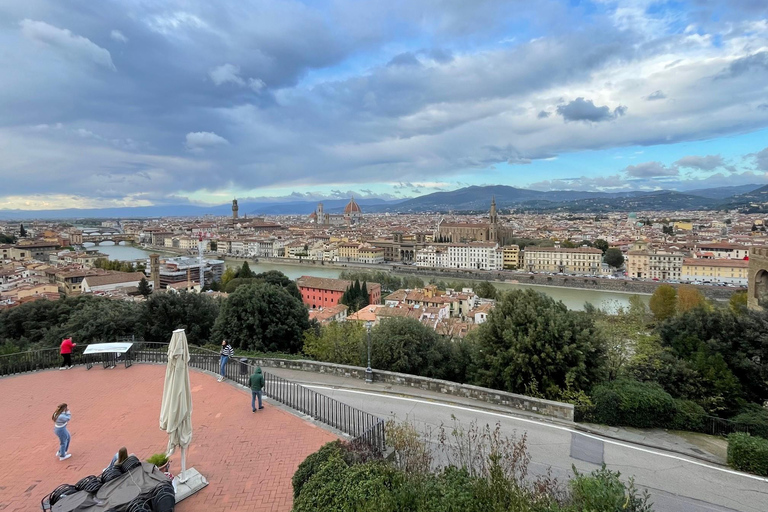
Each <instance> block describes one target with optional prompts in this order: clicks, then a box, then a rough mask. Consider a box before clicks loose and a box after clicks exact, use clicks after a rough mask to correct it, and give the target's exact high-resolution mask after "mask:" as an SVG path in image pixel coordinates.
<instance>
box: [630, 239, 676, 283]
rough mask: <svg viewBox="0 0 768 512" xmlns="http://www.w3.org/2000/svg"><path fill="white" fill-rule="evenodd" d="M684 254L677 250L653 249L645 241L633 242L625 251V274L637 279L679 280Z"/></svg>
mask: <svg viewBox="0 0 768 512" xmlns="http://www.w3.org/2000/svg"><path fill="white" fill-rule="evenodd" d="M683 258H684V255H683V253H681V252H677V251H671V250H670V251H665V250H661V249H654V248H652V247H650V246H649V245H648V244H647V243H646V242H635V243H633V244H632V246H631V248H630V250H629V251H627V257H626V261H627V263H626V266H627V275H628V276H629V277H635V278H638V279H655V280H661V281H666V280H679V279H681V278H682V274H683Z"/></svg>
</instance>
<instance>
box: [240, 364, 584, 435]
mask: <svg viewBox="0 0 768 512" xmlns="http://www.w3.org/2000/svg"><path fill="white" fill-rule="evenodd" d="M249 362H251V363H252V364H258V365H260V366H262V367H264V368H285V369H288V370H301V371H306V372H316V373H327V374H330V375H336V376H339V377H346V378H350V379H358V380H365V368H360V367H357V366H346V365H340V364H332V363H321V362H318V361H306V360H290V359H257V358H254V359H249ZM373 381H374V382H380V383H387V384H393V385H397V386H407V387H412V388H418V389H423V390H426V391H433V392H436V393H443V394H446V395H453V396H460V397H465V398H472V399H474V400H479V401H481V402H487V403H490V404H495V405H503V406H506V407H510V408H512V409H519V410H523V411H529V412H535V413H538V414H541V415H544V416H551V417H553V418H557V419H560V420H566V421H573V405H571V404H565V403H560V402H553V401H551V400H544V399H540V398H532V397H529V396H523V395H516V394H514V393H507V392H504V391H497V390H495V389H488V388H481V387H478V386H470V385H468V384H459V383H456V382H449V381H445V380H438V379H429V378H427V377H419V376H417V375H407V374H404V373H395V372H387V371H382V370H374V371H373Z"/></svg>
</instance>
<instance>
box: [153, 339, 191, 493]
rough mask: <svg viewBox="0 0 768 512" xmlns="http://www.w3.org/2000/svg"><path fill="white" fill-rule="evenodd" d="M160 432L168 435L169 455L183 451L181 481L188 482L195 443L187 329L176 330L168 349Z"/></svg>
mask: <svg viewBox="0 0 768 512" xmlns="http://www.w3.org/2000/svg"><path fill="white" fill-rule="evenodd" d="M160 429H161V430H165V431H166V432H168V455H169V456H170V455H171V454H172V453H173V451H174V449H175V448H176V447H177V446H178V447H179V448H181V473H180V474H179V481H180V482H184V481H186V479H185V475H184V472H185V470H186V462H187V461H186V455H187V453H186V452H187V447H188V446H189V443H190V441H192V391H191V386H190V384H189V347H188V346H187V335H186V334H185V333H184V329H176V330H175V331H173V336H172V337H171V343H170V345H169V346H168V366H167V367H166V368H165V385H164V387H163V402H162V404H161V406H160Z"/></svg>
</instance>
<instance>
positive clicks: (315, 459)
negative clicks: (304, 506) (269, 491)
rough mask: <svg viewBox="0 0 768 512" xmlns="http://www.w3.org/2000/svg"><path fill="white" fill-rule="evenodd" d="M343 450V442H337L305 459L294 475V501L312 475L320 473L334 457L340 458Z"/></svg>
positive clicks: (327, 445)
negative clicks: (324, 465)
mask: <svg viewBox="0 0 768 512" xmlns="http://www.w3.org/2000/svg"><path fill="white" fill-rule="evenodd" d="M341 450H342V448H341V441H338V440H337V441H333V442H330V443H325V444H324V445H323V446H321V447H320V449H319V450H318V451H316V452H315V453H311V454H309V456H308V457H307V458H306V459H304V461H303V462H302V463H301V464H299V467H298V468H297V469H296V472H295V473H294V474H293V478H292V479H291V483H292V484H293V497H294V499H295V498H297V497H298V496H299V493H300V492H301V488H302V487H304V484H306V483H307V482H308V481H309V479H310V478H311V477H312V475H314V474H315V473H317V472H318V471H320V468H321V467H322V465H323V464H325V463H326V462H327V461H328V459H330V458H331V457H332V456H334V455H339V456H340V455H341Z"/></svg>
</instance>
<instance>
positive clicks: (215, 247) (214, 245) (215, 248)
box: [211, 240, 219, 252]
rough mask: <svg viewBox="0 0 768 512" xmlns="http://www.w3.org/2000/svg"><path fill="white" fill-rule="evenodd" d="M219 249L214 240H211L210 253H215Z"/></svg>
mask: <svg viewBox="0 0 768 512" xmlns="http://www.w3.org/2000/svg"><path fill="white" fill-rule="evenodd" d="M218 249H219V245H218V244H217V243H216V240H211V251H213V252H216V251H217V250H218Z"/></svg>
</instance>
